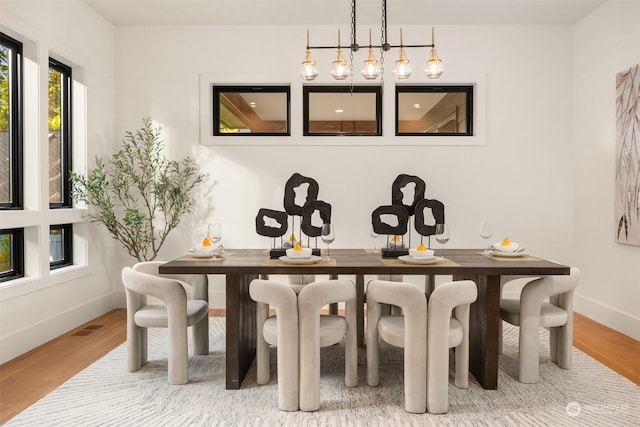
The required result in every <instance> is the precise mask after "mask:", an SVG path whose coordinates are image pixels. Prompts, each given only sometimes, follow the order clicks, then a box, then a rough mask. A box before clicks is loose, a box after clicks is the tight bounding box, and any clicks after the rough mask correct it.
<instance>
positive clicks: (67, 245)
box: [49, 224, 73, 270]
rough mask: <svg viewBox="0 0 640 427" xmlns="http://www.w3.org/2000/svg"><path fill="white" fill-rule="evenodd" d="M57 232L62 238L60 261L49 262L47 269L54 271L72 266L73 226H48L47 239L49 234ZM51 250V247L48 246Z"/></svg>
mask: <svg viewBox="0 0 640 427" xmlns="http://www.w3.org/2000/svg"><path fill="white" fill-rule="evenodd" d="M54 230H59V231H60V234H61V236H62V259H60V260H58V261H50V262H49V269H50V270H56V269H58V268H62V267H68V266H70V265H73V224H55V225H53V224H52V225H50V226H49V239H51V232H52V231H54ZM49 245H51V240H49ZM49 248H51V246H49Z"/></svg>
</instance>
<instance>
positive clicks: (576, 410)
mask: <svg viewBox="0 0 640 427" xmlns="http://www.w3.org/2000/svg"><path fill="white" fill-rule="evenodd" d="M564 410H565V411H567V415H569V416H570V417H577V416H578V415H580V412H582V407H581V406H580V404H579V403H578V402H569V403H567V406H565V408H564Z"/></svg>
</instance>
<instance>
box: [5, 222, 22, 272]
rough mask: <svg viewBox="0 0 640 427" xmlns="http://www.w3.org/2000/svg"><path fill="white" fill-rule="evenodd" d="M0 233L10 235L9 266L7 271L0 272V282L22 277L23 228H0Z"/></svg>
mask: <svg viewBox="0 0 640 427" xmlns="http://www.w3.org/2000/svg"><path fill="white" fill-rule="evenodd" d="M0 235H9V236H10V237H11V245H10V249H9V250H10V251H11V266H10V270H9V271H6V272H0V283H3V282H7V281H9V280H13V279H19V278H21V277H24V229H23V228H5V229H0Z"/></svg>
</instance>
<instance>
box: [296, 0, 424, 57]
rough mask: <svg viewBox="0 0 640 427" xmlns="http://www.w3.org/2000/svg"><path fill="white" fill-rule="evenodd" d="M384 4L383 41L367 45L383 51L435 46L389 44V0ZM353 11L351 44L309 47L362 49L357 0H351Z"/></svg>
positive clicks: (383, 0) (314, 47)
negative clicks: (359, 35)
mask: <svg viewBox="0 0 640 427" xmlns="http://www.w3.org/2000/svg"><path fill="white" fill-rule="evenodd" d="M382 4H383V10H384V15H385V16H384V20H383V26H382V41H383V43H382V44H381V45H380V44H378V45H373V44H372V45H365V47H367V48H369V47H371V48H374V49H382V50H383V51H385V52H387V51H388V50H390V49H397V48H401V47H404V48H421V47H422V48H424V47H435V46H436V45H435V44H433V43H432V44H389V43H387V16H386V15H387V0H382ZM351 11H352V15H351V30H352V32H353V39H352V40H351V45H349V46H341V45H339V44H338V45H333V46H310V45H307V49H308V50H309V49H342V48H348V49H350V50H351V51H352V52H357V51H358V50H360V47H361V46H360V45H359V44H358V42H357V38H356V0H351Z"/></svg>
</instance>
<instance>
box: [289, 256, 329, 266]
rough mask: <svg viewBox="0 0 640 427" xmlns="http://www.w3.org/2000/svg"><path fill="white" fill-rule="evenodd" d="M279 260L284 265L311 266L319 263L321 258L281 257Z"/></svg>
mask: <svg viewBox="0 0 640 427" xmlns="http://www.w3.org/2000/svg"><path fill="white" fill-rule="evenodd" d="M279 259H280V261H282V262H284V263H285V264H313V263H316V262H318V261H320V260H321V259H322V257H321V256H318V255H311V256H310V257H309V258H291V257H288V256H286V255H285V256H281V257H280V258H279Z"/></svg>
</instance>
